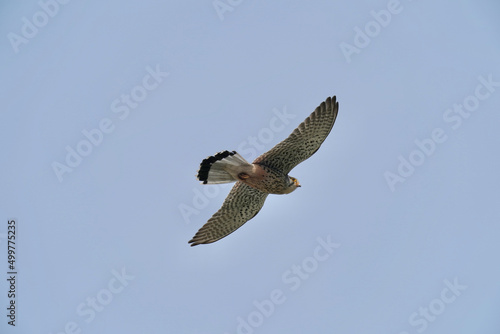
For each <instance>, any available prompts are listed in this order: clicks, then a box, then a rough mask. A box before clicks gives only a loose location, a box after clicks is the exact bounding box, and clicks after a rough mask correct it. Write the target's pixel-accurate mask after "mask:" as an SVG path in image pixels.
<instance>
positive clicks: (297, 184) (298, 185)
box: [294, 179, 301, 188]
mask: <svg viewBox="0 0 500 334" xmlns="http://www.w3.org/2000/svg"><path fill="white" fill-rule="evenodd" d="M294 183H295V186H296V187H297V188H299V187H301V185H300V183H299V181H297V179H295V181H294Z"/></svg>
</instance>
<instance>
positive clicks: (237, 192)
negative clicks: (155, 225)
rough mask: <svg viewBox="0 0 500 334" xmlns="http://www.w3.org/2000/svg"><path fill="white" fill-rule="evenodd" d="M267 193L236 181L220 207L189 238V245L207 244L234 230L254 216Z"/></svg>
mask: <svg viewBox="0 0 500 334" xmlns="http://www.w3.org/2000/svg"><path fill="white" fill-rule="evenodd" d="M267 195H268V194H267V193H264V192H262V191H260V190H257V189H255V188H252V187H250V186H248V185H246V184H244V183H242V182H236V184H235V185H234V186H233V188H232V189H231V191H230V192H229V194H228V195H227V197H226V199H225V200H224V203H222V206H221V208H220V209H219V211H217V212H216V213H215V214H214V215H213V216H212V218H210V219H209V220H208V222H207V223H206V224H205V225H203V226H202V228H200V229H199V230H198V232H196V234H195V236H194V237H193V238H192V239H191V240H189V243H190V244H191V246H196V245H199V244H209V243H212V242H215V241H217V240H219V239H222V238H224V237H225V236H227V235H229V234H231V233H233V232H234V231H236V230H237V229H238V228H239V227H240V226H241V225H243V224H245V223H246V222H247V221H249V220H250V219H252V218H253V217H255V215H256V214H257V213H259V211H260V209H261V208H262V206H263V205H264V202H265V200H266V197H267Z"/></svg>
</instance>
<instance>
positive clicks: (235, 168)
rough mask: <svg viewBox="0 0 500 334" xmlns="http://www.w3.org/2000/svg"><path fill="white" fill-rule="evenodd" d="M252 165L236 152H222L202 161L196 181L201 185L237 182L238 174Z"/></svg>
mask: <svg viewBox="0 0 500 334" xmlns="http://www.w3.org/2000/svg"><path fill="white" fill-rule="evenodd" d="M251 167H252V165H251V164H250V163H248V161H246V160H245V159H244V158H243V157H242V156H241V155H239V154H238V153H237V152H236V151H232V152H230V151H223V152H219V153H217V154H216V155H214V156H211V157H208V158H206V159H204V160H203V161H202V162H201V164H200V169H199V171H198V176H197V177H198V180H200V181H201V182H203V184H216V183H229V182H234V181H238V174H239V173H240V172H242V171H244V170H248V168H251Z"/></svg>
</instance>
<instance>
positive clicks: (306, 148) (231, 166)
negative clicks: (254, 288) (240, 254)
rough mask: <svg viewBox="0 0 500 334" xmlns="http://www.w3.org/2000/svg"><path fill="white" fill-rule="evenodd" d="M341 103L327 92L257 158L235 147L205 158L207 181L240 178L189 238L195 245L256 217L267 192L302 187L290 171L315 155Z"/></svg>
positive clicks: (202, 174)
mask: <svg viewBox="0 0 500 334" xmlns="http://www.w3.org/2000/svg"><path fill="white" fill-rule="evenodd" d="M338 109H339V104H338V102H337V101H336V97H335V96H333V97H332V98H330V97H328V98H327V99H326V101H325V102H322V103H321V104H320V105H319V106H318V107H317V108H316V110H314V111H313V112H312V113H311V115H309V117H307V118H306V119H305V120H304V122H302V123H301V124H300V125H299V126H298V127H297V128H296V129H295V130H294V131H293V132H292V133H291V134H290V136H288V138H286V139H285V140H283V141H282V142H280V143H278V144H277V145H276V146H274V147H273V148H272V149H270V150H269V151H268V152H266V153H264V154H262V155H261V156H259V157H258V158H257V159H255V160H254V162H253V163H251V164H250V163H248V162H247V161H246V160H245V159H244V158H243V157H242V156H240V155H239V154H238V153H237V152H236V151H222V152H219V153H217V154H215V155H214V156H211V157H208V158H206V159H204V160H203V161H202V162H201V164H200V169H199V171H198V175H197V177H198V180H200V181H202V183H203V184H216V183H228V182H236V184H235V185H234V186H233V188H232V189H231V191H230V192H229V194H228V195H227V197H226V199H225V200H224V203H222V206H221V208H220V209H219V210H218V211H217V212H216V213H215V214H214V215H213V216H212V218H210V219H209V220H208V222H207V223H206V224H205V225H203V226H202V227H201V228H200V230H199V231H198V232H197V233H196V234H195V236H194V237H193V238H192V239H191V240H190V241H189V243H190V244H191V246H196V245H199V244H208V243H212V242H215V241H217V240H220V239H222V238H224V237H225V236H227V235H229V234H230V233H232V232H234V231H235V230H237V229H238V228H239V227H240V226H241V225H243V224H244V223H246V222H247V221H249V220H250V219H252V218H253V217H255V215H257V213H258V212H259V211H260V209H261V208H262V206H263V205H264V201H265V200H266V197H267V195H268V194H288V193H291V192H292V191H294V190H295V189H296V188H297V187H300V184H299V182H298V181H297V179H295V178H294V177H291V176H289V175H288V173H289V172H290V171H291V170H292V169H293V168H294V167H295V166H297V165H298V164H299V163H301V162H302V161H304V160H306V159H308V158H309V157H310V156H312V155H313V154H314V153H315V152H316V151H317V150H318V149H319V148H320V146H321V144H322V143H323V141H324V140H325V139H326V137H327V136H328V134H329V133H330V131H331V129H332V127H333V124H334V123H335V119H336V118H337V113H338Z"/></svg>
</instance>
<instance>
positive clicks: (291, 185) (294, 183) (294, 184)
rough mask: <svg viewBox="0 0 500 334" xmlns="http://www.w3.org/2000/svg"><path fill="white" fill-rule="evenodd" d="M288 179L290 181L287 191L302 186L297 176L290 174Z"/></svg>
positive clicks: (289, 191)
mask: <svg viewBox="0 0 500 334" xmlns="http://www.w3.org/2000/svg"><path fill="white" fill-rule="evenodd" d="M288 181H289V183H288V189H287V193H291V192H292V191H294V190H295V189H297V188H298V187H300V183H299V181H298V180H297V179H296V178H294V177H292V176H289V177H288Z"/></svg>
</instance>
